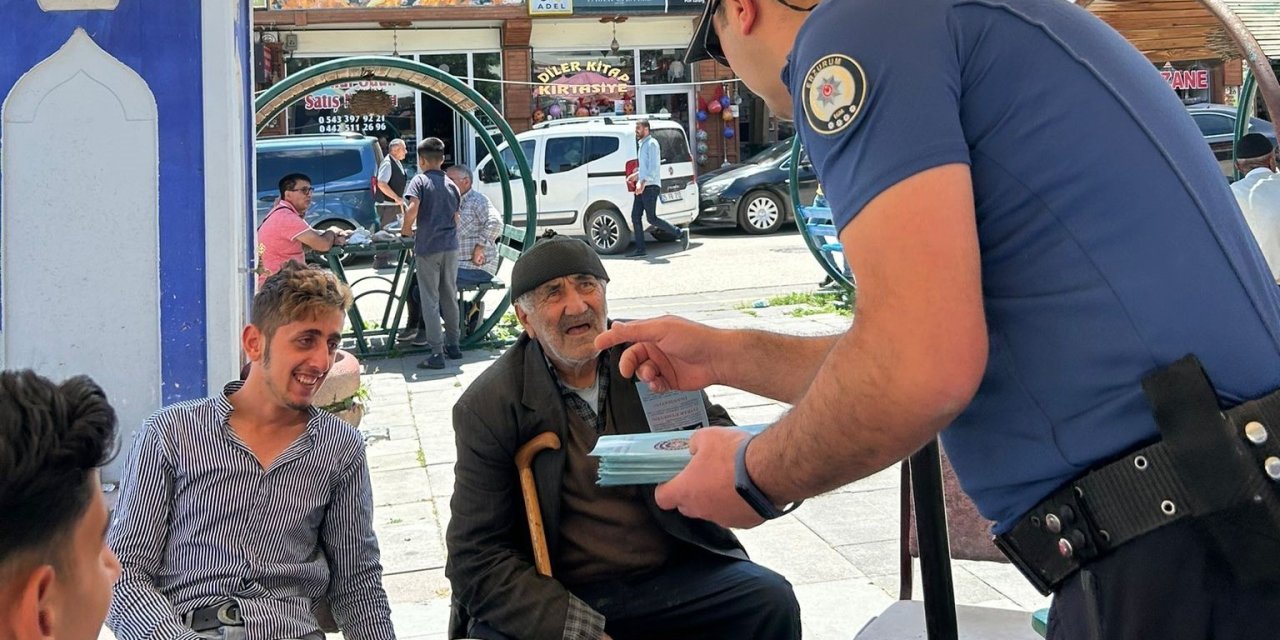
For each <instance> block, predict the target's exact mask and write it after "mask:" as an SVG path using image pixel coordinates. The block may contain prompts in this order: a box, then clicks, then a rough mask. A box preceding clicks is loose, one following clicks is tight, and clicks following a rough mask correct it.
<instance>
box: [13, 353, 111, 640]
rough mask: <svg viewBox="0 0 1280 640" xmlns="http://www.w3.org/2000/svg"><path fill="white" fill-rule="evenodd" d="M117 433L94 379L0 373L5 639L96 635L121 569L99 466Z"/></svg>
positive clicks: (87, 639)
mask: <svg viewBox="0 0 1280 640" xmlns="http://www.w3.org/2000/svg"><path fill="white" fill-rule="evenodd" d="M115 431H116V416H115V412H114V411H113V410H112V409H111V405H109V404H107V399H106V397H105V396H104V395H103V393H102V389H100V388H98V385H96V384H94V383H93V381H92V380H90V379H88V378H85V377H83V376H81V377H76V378H71V379H70V380H67V381H66V382H63V383H62V384H55V383H53V382H50V381H49V380H46V379H45V378H42V377H40V376H38V375H36V374H35V373H32V372H31V371H21V372H11V371H5V372H3V373H0V514H3V516H2V517H3V525H0V638H4V639H5V640H37V639H41V640H92V639H93V638H97V637H98V632H99V631H101V629H102V626H101V625H102V617H103V616H104V615H106V613H107V602H108V600H110V598H111V584H112V583H113V582H115V580H116V578H117V577H118V576H119V575H120V565H119V563H117V562H116V558H115V556H114V555H112V553H111V549H109V548H108V547H107V544H106V530H107V509H106V505H105V504H104V503H103V500H102V490H101V488H100V487H101V485H100V483H99V480H98V470H97V468H98V467H99V466H101V465H103V464H105V463H106V462H107V460H108V459H109V457H110V455H111V453H112V450H113V447H112V443H113V439H114V437H115Z"/></svg>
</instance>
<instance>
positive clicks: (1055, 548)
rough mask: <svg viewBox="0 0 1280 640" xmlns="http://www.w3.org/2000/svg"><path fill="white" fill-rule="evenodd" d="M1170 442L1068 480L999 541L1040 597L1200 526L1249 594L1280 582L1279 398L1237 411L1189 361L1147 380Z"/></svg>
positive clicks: (1164, 435) (1274, 393) (1144, 384)
mask: <svg viewBox="0 0 1280 640" xmlns="http://www.w3.org/2000/svg"><path fill="white" fill-rule="evenodd" d="M1142 388H1143V391H1144V392H1145V393H1146V395H1147V399H1148V401H1149V402H1150V404H1151V409H1152V412H1153V414H1154V416H1155V420H1156V424H1157V426H1158V427H1159V431H1160V439H1159V441H1157V442H1154V443H1151V444H1148V445H1146V446H1143V447H1141V448H1139V449H1137V450H1134V451H1130V452H1128V453H1126V454H1125V455H1123V456H1122V457H1120V458H1118V459H1116V460H1114V461H1110V462H1108V463H1106V464H1103V465H1101V466H1099V467H1096V468H1095V469H1093V470H1091V471H1089V472H1088V473H1086V474H1085V475H1083V476H1080V477H1079V478H1076V479H1075V480H1073V481H1071V482H1068V483H1067V484H1066V485H1064V486H1063V487H1060V488H1059V489H1058V490H1056V491H1054V492H1053V493H1052V494H1050V496H1049V497H1048V498H1046V499H1045V500H1043V501H1041V502H1040V503H1039V504H1037V505H1036V506H1035V507H1034V508H1032V509H1031V510H1030V511H1028V512H1027V514H1025V515H1024V516H1023V517H1022V518H1020V519H1019V521H1018V522H1017V523H1015V525H1014V526H1013V528H1012V529H1011V530H1010V531H1008V532H1007V533H1004V534H1002V535H1000V536H997V537H996V539H995V543H996V546H997V547H999V548H1000V549H1001V551H1003V552H1004V553H1005V555H1006V556H1008V557H1009V559H1010V560H1011V561H1012V562H1013V563H1014V565H1015V566H1017V567H1018V568H1019V570H1021V571H1022V573H1023V574H1024V575H1025V576H1026V577H1027V578H1028V580H1030V581H1031V583H1032V584H1033V585H1035V586H1036V588H1038V589H1039V590H1040V591H1041V592H1042V593H1045V594H1048V593H1050V592H1051V591H1052V590H1054V589H1055V588H1056V587H1057V585H1058V584H1060V583H1061V582H1062V581H1063V580H1065V579H1067V578H1068V577H1070V576H1071V575H1072V574H1074V573H1075V572H1076V571H1078V570H1079V569H1080V567H1081V566H1084V565H1086V564H1088V563H1089V562H1091V561H1093V560H1096V559H1097V558H1100V557H1102V556H1104V555H1106V554H1107V553H1109V552H1111V551H1112V550H1114V549H1116V548H1118V547H1120V546H1121V545H1124V544H1126V543H1128V542H1130V541H1132V540H1135V539H1137V538H1140V537H1142V536H1143V535H1146V534H1147V533H1150V532H1151V531H1154V530H1156V529H1158V528H1160V527H1163V526H1166V525H1169V524H1172V523H1174V522H1179V521H1183V520H1190V521H1191V522H1193V523H1194V525H1195V526H1196V527H1198V528H1199V529H1201V530H1202V531H1203V532H1204V533H1205V535H1206V538H1207V539H1208V540H1209V541H1210V544H1212V546H1213V548H1214V550H1215V551H1216V553H1217V554H1218V555H1219V556H1220V557H1221V559H1222V561H1224V562H1225V563H1226V565H1227V566H1229V567H1230V568H1231V570H1232V572H1233V573H1234V574H1235V577H1236V579H1237V581H1238V582H1240V583H1241V584H1244V585H1256V584H1262V583H1267V584H1273V583H1278V582H1280V391H1272V392H1271V393H1269V394H1267V395H1266V396H1264V397H1262V398H1258V399H1256V400H1251V401H1249V402H1245V403H1243V404H1241V405H1239V406H1237V407H1234V408H1232V409H1230V410H1228V411H1225V412H1224V411H1222V410H1221V409H1220V408H1219V406H1218V399H1217V394H1216V393H1215V392H1214V389H1213V385H1212V384H1211V383H1210V381H1209V377H1208V376H1207V375H1206V374H1205V372H1204V369H1203V367H1201V366H1200V361H1199V360H1198V359H1196V357H1195V356H1193V355H1188V356H1186V357H1184V358H1182V359H1181V360H1178V361H1177V362H1175V363H1173V364H1171V365H1169V366H1167V367H1164V368H1162V369H1160V370H1158V371H1156V372H1154V373H1152V374H1150V375H1148V376H1147V377H1146V378H1144V379H1143V381H1142Z"/></svg>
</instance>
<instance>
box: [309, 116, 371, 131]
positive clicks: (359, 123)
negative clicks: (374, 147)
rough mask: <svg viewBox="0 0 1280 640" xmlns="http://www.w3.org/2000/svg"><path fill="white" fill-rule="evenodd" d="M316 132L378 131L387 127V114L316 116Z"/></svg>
mask: <svg viewBox="0 0 1280 640" xmlns="http://www.w3.org/2000/svg"><path fill="white" fill-rule="evenodd" d="M316 124H317V125H319V128H317V129H316V133H342V132H343V131H377V130H379V129H386V128H387V117H386V116H357V115H351V114H347V115H331V116H320V117H318V118H316Z"/></svg>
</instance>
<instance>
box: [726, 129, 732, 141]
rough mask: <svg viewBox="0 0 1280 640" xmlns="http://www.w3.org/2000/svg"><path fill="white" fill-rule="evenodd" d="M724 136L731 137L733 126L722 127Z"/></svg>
mask: <svg viewBox="0 0 1280 640" xmlns="http://www.w3.org/2000/svg"><path fill="white" fill-rule="evenodd" d="M724 137H725V138H726V139H728V138H732V137H733V127H725V128H724Z"/></svg>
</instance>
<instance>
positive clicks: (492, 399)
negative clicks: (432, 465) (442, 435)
mask: <svg viewBox="0 0 1280 640" xmlns="http://www.w3.org/2000/svg"><path fill="white" fill-rule="evenodd" d="M608 279H609V276H608V274H607V273H605V270H604V265H603V264H602V263H601V262H600V257H599V256H597V255H596V252H595V251H594V250H593V249H592V248H591V247H590V246H589V245H588V244H587V243H585V242H583V241H581V240H577V239H574V238H568V237H563V236H552V237H550V238H544V239H542V240H539V241H538V242H537V244H535V245H534V246H533V247H532V248H530V249H529V251H528V252H527V253H526V254H524V256H522V257H521V258H520V260H519V262H517V263H516V266H515V269H514V271H513V272H512V275H511V295H512V298H513V299H514V300H515V301H516V303H515V309H516V316H517V317H518V318H519V320H520V324H521V325H523V326H524V330H525V331H524V333H523V334H522V335H521V336H520V338H519V340H518V341H517V342H516V344H515V345H514V346H512V347H511V349H509V350H508V351H507V352H506V353H505V354H503V356H502V357H501V358H500V359H499V360H498V362H497V363H495V364H494V365H493V366H492V367H490V368H489V369H488V370H487V371H485V372H484V374H482V375H481V376H480V378H479V379H478V380H476V382H475V384H472V385H471V387H470V388H468V389H467V391H466V392H465V393H464V394H463V395H462V398H461V399H459V400H458V403H457V404H456V405H455V406H454V409H453V426H454V430H455V433H456V434H457V441H458V462H457V466H456V468H455V475H456V478H457V479H456V481H455V484H454V492H453V500H452V502H451V503H450V509H451V513H452V514H453V515H452V518H451V519H450V521H449V531H448V535H447V536H446V543H447V545H448V548H449V560H448V564H447V565H446V567H445V573H446V574H447V575H448V576H449V580H450V582H451V583H452V585H453V593H454V599H455V604H456V607H455V613H456V614H457V616H456V617H455V618H454V620H453V621H452V623H451V625H450V627H451V628H450V637H455V638H456V637H468V638H480V639H483V640H504V639H506V638H526V639H535V640H550V639H556V638H564V639H565V640H596V639H597V638H604V637H613V638H616V639H617V640H627V639H630V638H708V639H711V638H764V639H771V640H772V639H777V640H784V639H791V638H799V637H800V608H799V605H798V604H797V603H796V599H795V594H794V593H793V592H792V589H791V585H790V584H789V583H788V582H787V581H786V580H785V579H783V578H782V576H780V575H778V574H777V573H774V572H772V571H770V570H768V569H766V568H764V567H761V566H759V565H757V564H754V563H752V562H751V561H750V560H748V559H747V555H746V552H745V551H743V549H742V546H741V545H740V544H738V541H737V539H735V538H734V537H733V534H731V533H729V532H728V531H726V530H725V529H722V528H720V527H718V526H716V525H714V524H712V523H710V522H704V521H698V520H692V519H689V518H685V517H684V516H681V515H680V514H678V513H675V512H668V511H662V510H660V509H658V507H657V505H656V504H654V499H653V489H652V487H600V486H597V485H596V476H597V473H596V461H595V459H594V458H592V457H590V456H589V455H588V454H587V452H588V451H590V450H591V449H592V448H593V447H594V446H595V443H596V440H597V438H599V437H600V436H601V435H609V434H618V433H638V432H644V431H648V430H649V423H648V422H647V420H646V417H645V411H644V408H643V406H642V404H641V400H640V396H639V393H638V392H637V390H636V383H635V382H633V381H631V380H627V379H625V378H623V377H622V376H621V375H620V374H619V372H618V358H619V356H620V354H621V352H622V349H621V348H615V349H610V350H608V351H605V352H601V350H599V349H597V348H596V347H595V345H594V341H595V338H596V336H598V335H600V334H601V333H602V332H603V331H604V330H605V327H606V324H607V322H608V303H607V301H606V299H605V286H606V283H607V282H608ZM702 403H703V405H704V406H705V408H706V410H707V415H708V417H709V418H710V421H711V423H712V424H719V425H729V424H732V421H731V420H730V419H729V416H728V414H726V413H725V411H724V409H721V408H720V407H718V406H714V405H712V404H711V403H710V402H709V401H708V400H707V397H706V395H705V394H704V395H703V396H702ZM543 432H551V433H555V434H556V435H557V436H558V437H559V438H560V441H561V442H562V443H563V446H562V447H561V449H559V450H555V451H547V452H544V453H543V454H541V455H539V456H538V457H537V459H535V460H534V462H533V467H534V478H535V480H536V484H537V491H538V496H539V498H540V501H541V510H542V514H541V515H542V521H543V523H545V526H546V534H547V546H548V551H549V554H550V559H551V566H552V569H553V572H554V576H555V578H554V579H551V578H546V577H543V576H540V575H538V574H537V573H536V571H535V568H534V564H533V555H532V552H531V550H530V545H529V538H528V536H527V533H526V532H527V530H526V529H525V526H524V523H525V512H524V508H523V502H522V498H521V495H520V488H519V484H518V483H516V482H515V480H514V478H515V475H516V469H515V462H514V460H513V457H514V455H515V451H516V450H517V449H518V448H519V447H520V446H521V445H522V444H524V443H525V442H528V441H529V440H531V439H533V438H534V437H536V436H537V435H539V434H540V433H543ZM606 632H607V634H608V635H605V633H606Z"/></svg>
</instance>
